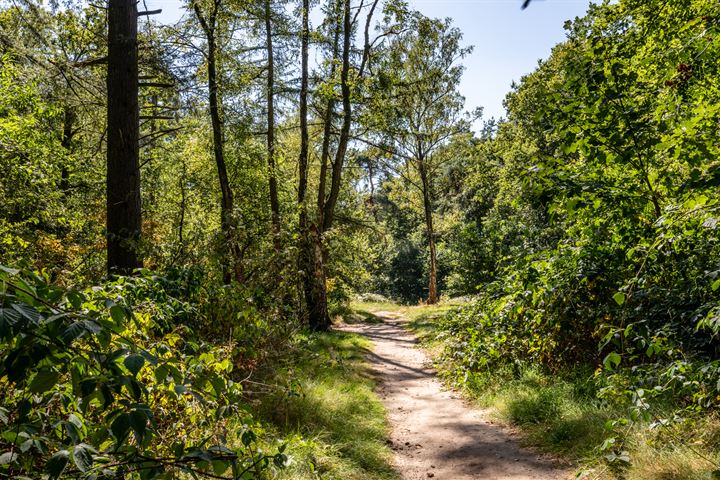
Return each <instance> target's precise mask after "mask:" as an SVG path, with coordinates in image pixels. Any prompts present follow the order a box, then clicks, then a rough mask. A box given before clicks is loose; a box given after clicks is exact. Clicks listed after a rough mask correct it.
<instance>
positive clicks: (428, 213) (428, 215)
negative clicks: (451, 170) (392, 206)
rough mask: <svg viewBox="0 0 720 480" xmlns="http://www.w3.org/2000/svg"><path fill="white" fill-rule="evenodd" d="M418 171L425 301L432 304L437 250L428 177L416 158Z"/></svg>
mask: <svg viewBox="0 0 720 480" xmlns="http://www.w3.org/2000/svg"><path fill="white" fill-rule="evenodd" d="M418 171H419V173H420V180H421V182H422V196H423V209H424V211H425V230H426V233H427V240H428V249H429V250H430V271H429V272H428V299H427V303H428V304H429V305H433V304H435V303H437V302H438V290H437V252H436V250H435V229H434V228H433V217H432V197H431V194H430V182H429V179H428V174H427V169H426V166H425V159H423V158H419V159H418Z"/></svg>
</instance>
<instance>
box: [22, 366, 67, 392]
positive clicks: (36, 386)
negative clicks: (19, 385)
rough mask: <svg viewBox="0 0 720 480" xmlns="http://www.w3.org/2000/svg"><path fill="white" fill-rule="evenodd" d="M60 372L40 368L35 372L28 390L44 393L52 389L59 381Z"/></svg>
mask: <svg viewBox="0 0 720 480" xmlns="http://www.w3.org/2000/svg"><path fill="white" fill-rule="evenodd" d="M59 378H60V374H59V373H57V372H51V371H49V370H40V371H39V372H37V373H36V374H35V377H34V378H33V380H32V382H30V385H29V386H28V390H30V391H31V392H33V393H44V392H47V391H48V390H50V389H51V388H52V387H54V386H55V384H56V383H57V382H58V379H59Z"/></svg>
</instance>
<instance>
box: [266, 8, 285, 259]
mask: <svg viewBox="0 0 720 480" xmlns="http://www.w3.org/2000/svg"><path fill="white" fill-rule="evenodd" d="M271 15H272V5H271V0H265V36H266V43H267V61H268V64H267V67H268V68H267V70H268V71H267V130H268V133H267V150H268V151H267V161H268V170H269V176H268V184H269V185H268V186H269V190H270V212H271V215H272V228H273V231H272V234H273V247H274V248H275V252H276V253H279V252H280V248H281V245H280V200H279V199H278V190H277V172H276V168H275V56H274V52H273V37H272V18H271Z"/></svg>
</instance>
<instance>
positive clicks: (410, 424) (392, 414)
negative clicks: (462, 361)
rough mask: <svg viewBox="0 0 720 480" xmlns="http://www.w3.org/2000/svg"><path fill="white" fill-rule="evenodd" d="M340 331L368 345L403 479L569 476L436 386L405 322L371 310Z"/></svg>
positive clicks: (511, 479) (566, 470) (498, 479)
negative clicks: (357, 336)
mask: <svg viewBox="0 0 720 480" xmlns="http://www.w3.org/2000/svg"><path fill="white" fill-rule="evenodd" d="M364 317H365V318H364V319H363V320H364V321H362V322H358V323H345V324H342V325H339V326H338V327H337V328H338V330H341V331H345V332H352V333H357V334H360V335H363V336H365V337H366V338H368V339H369V340H371V341H372V342H373V347H372V349H371V351H370V352H369V353H368V359H369V361H370V362H371V364H372V366H373V369H374V371H375V373H376V375H377V378H378V381H379V383H378V387H377V393H378V394H379V395H380V397H381V399H382V401H383V403H384V405H385V408H386V409H387V412H388V416H389V421H390V424H391V427H392V432H391V438H390V439H389V440H388V444H389V446H390V447H391V448H392V449H393V450H394V452H395V464H396V467H397V469H398V471H399V473H400V475H401V477H402V478H403V479H407V480H418V479H427V478H435V479H448V480H449V479H452V480H464V479H478V478H482V479H486V480H493V479H495V480H525V479H536V480H543V479H563V478H570V477H572V472H571V471H570V469H569V468H567V467H566V466H563V465H561V464H560V463H559V462H558V461H556V460H555V459H553V458H551V457H548V456H544V455H541V454H538V453H536V452H533V451H531V450H528V449H525V448H523V447H521V446H520V444H519V438H518V436H517V435H516V434H515V432H513V431H512V430H511V429H509V428H507V427H505V426H502V425H500V424H498V423H497V422H495V421H494V420H493V419H492V418H491V416H490V415H489V412H488V411H486V410H482V409H478V408H475V407H472V406H470V405H469V404H468V403H467V402H466V401H464V400H463V399H462V397H461V396H460V394H459V393H456V392H454V391H451V390H448V389H447V388H445V387H444V386H443V384H442V383H441V382H440V381H439V380H438V379H437V377H436V372H435V371H434V370H433V368H432V367H431V362H430V360H429V358H428V357H427V356H426V354H425V353H424V352H423V351H422V350H421V349H420V348H419V347H418V343H417V339H416V338H415V336H414V335H413V334H412V333H411V332H410V331H409V330H408V329H407V328H406V325H405V324H406V323H407V322H408V319H407V317H405V316H403V315H402V314H401V313H397V312H391V311H373V315H367V314H366V315H364Z"/></svg>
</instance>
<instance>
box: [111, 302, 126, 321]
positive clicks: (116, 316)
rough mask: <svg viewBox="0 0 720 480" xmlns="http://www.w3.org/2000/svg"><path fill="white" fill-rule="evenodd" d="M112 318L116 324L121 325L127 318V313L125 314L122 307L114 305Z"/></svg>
mask: <svg viewBox="0 0 720 480" xmlns="http://www.w3.org/2000/svg"><path fill="white" fill-rule="evenodd" d="M110 317H112V319H113V320H114V321H115V323H117V324H118V325H120V324H121V323H123V322H124V321H125V319H126V318H127V313H126V312H125V309H124V308H123V307H121V306H120V305H113V306H112V307H110Z"/></svg>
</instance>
